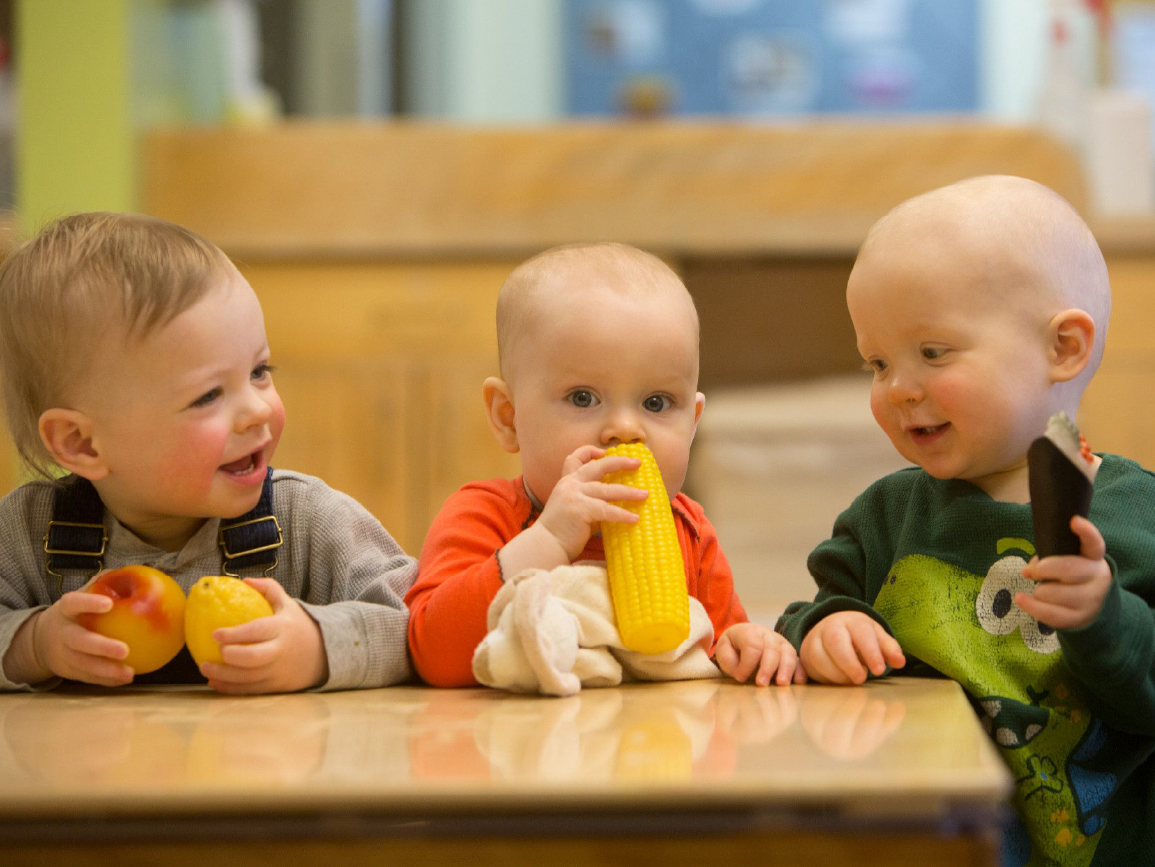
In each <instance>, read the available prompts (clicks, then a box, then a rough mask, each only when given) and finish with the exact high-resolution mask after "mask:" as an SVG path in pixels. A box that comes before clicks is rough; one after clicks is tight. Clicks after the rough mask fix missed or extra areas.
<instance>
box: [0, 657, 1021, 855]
mask: <svg viewBox="0 0 1155 867" xmlns="http://www.w3.org/2000/svg"><path fill="white" fill-rule="evenodd" d="M1007 787H1008V778H1007V774H1006V771H1005V770H1004V768H1003V766H1002V764H1001V762H1000V761H999V758H998V756H997V755H996V753H995V750H994V748H993V747H992V745H991V743H990V742H989V741H988V739H987V737H986V735H985V734H983V732H982V731H981V729H980V727H979V725H978V723H977V721H976V720H975V718H974V715H973V713H972V712H971V710H970V707H969V705H968V704H967V702H966V700H965V698H964V697H963V694H962V692H961V691H960V690H959V689H958V688H957V687H956V686H955V685H954V684H952V683H950V682H946V681H930V680H917V679H893V680H889V681H882V682H878V683H874V684H871V685H869V686H867V687H865V688H857V689H842V688H830V687H811V686H808V687H791V688H788V689H755V688H752V687H743V686H738V685H736V684H732V683H722V682H704V681H695V682H682V683H666V684H646V685H638V686H632V687H623V688H618V689H606V690H587V691H584V692H582V693H581V694H580V695H577V696H573V697H570V698H564V699H547V698H534V697H518V696H511V695H506V694H502V693H498V692H495V691H483V690H453V691H449V690H447V691H437V690H430V689H424V688H410V687H405V688H394V689H384V690H372V691H365V692H347V693H337V694H330V695H312V694H306V695H292V696H271V697H263V698H253V699H227V698H223V697H221V696H217V695H214V694H212V693H210V692H207V691H204V690H199V689H181V688H173V689H169V690H163V689H160V690H145V689H141V690H127V691H123V692H116V693H99V692H97V691H96V690H86V689H80V688H76V689H69V690H61V691H59V692H56V693H53V694H47V695H31V696H29V695H3V696H0V847H3V852H4V863H5V864H6V865H16V864H25V863H27V864H37V865H40V864H51V863H60V864H69V865H85V864H106V863H107V864H112V863H121V864H123V863H148V864H160V863H167V864H182V865H185V864H188V865H191V864H205V863H212V862H213V861H220V860H222V859H229V860H231V859H238V858H244V859H247V863H252V864H263V863H278V864H282V865H283V864H306V863H308V864H325V865H329V864H342V863H369V862H370V861H372V862H373V863H388V864H402V865H408V864H413V865H418V864H420V865H422V867H427V865H430V864H433V865H437V864H451V863H452V864H458V863H469V864H476V865H499V864H500V865H502V867H508V865H509V864H515V863H556V864H557V865H559V867H561V865H585V864H595V863H596V864H618V863H622V864H624V863H627V862H628V861H641V862H644V863H662V864H666V865H675V864H695V865H698V864H701V863H704V862H705V861H707V860H714V859H717V858H719V857H721V858H723V859H724V860H725V861H727V862H729V861H730V860H732V859H734V860H736V859H739V858H742V857H750V856H753V857H755V858H756V859H757V861H758V863H762V864H794V863H812V862H821V863H850V862H853V863H856V864H882V863H887V864H890V863H932V862H933V863H937V864H940V865H949V864H981V863H990V864H993V863H995V856H994V848H995V846H996V844H997V823H998V819H999V817H1000V815H1001V807H1000V805H1001V803H1002V798H1003V796H1004V793H1005V792H1006V790H1007ZM274 859H276V861H274Z"/></svg>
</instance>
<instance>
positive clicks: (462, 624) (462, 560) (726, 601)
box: [405, 478, 747, 686]
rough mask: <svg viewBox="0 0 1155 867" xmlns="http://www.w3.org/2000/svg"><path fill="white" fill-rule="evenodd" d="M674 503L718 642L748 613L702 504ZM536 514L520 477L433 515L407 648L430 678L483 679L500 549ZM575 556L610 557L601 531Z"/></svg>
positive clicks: (689, 573)
mask: <svg viewBox="0 0 1155 867" xmlns="http://www.w3.org/2000/svg"><path fill="white" fill-rule="evenodd" d="M672 505H673V510H674V524H675V526H676V527H677V529H678V542H679V545H680V546H681V549H682V559H683V561H684V562H685V565H686V586H687V588H688V589H689V592H690V595H691V596H693V597H694V598H695V599H697V600H698V601H699V602H701V603H702V607H703V608H705V609H706V613H707V614H708V615H709V616H710V622H711V623H712V624H713V625H714V640H715V641H716V640H717V639H718V637H719V636H720V635H721V634H722V633H723V632H724V631H725V630H726V629H727V628H728V627H730V626H732V625H734V624H735V623H742V622H744V621H745V620H746V619H747V617H746V612H745V610H743V608H742V603H741V602H739V601H738V597H737V595H735V593H734V578H733V575H732V574H731V572H730V564H729V563H727V562H726V556H725V555H724V554H723V553H722V549H721V548H720V547H719V546H718V536H717V533H715V531H714V528H713V526H711V524H710V522H709V521H708V520H707V519H706V515H705V513H704V512H703V511H702V507H701V506H700V505H698V504H697V503H696V502H694V501H693V500H691V499H690V498H689V497H687V496H686V495H685V494H678V496H677V497H675V498H674V500H673V503H672ZM537 516H538V512H537V511H536V510H535V509H534V507H533V503H532V502H531V501H530V499H529V497H528V496H527V495H526V492H525V487H524V486H523V485H522V481H521V479H520V478H517V479H513V480H510V479H494V480H492V481H486V482H471V483H470V484H468V485H465V486H464V487H462V488H461V489H460V490H458V491H457V492H456V493H455V494H453V495H452V496H451V497H450V498H449V499H448V500H446V501H445V505H444V506H442V507H441V511H440V512H438V513H437V517H436V518H434V519H433V525H432V526H431V527H430V528H429V533H428V535H427V536H426V537H425V545H424V546H423V547H422V549H421V562H420V569H419V572H418V575H417V582H416V583H415V584H414V585H413V587H412V589H410V591H409V593H408V594H407V595H406V597H405V604H406V605H408V606H409V652H410V654H411V655H412V657H413V664H414V666H415V667H416V669H417V673H418V674H420V675H421V677H422V678H423V679H424V680H425V681H426V682H427V683H430V684H432V685H434V686H473V685H476V684H477V681H476V680H475V679H474V677H473V651H474V650H475V649H476V647H477V645H478V644H480V643H481V640H482V639H483V638H484V637H485V633H486V631H487V630H486V628H485V618H486V612H487V611H488V610H489V603H490V602H492V601H493V597H494V596H496V595H497V591H498V590H499V589H501V584H502V575H501V567H500V565H499V564H498V561H497V552H498V551H500V550H501V548H502V547H503V546H504V545H505V544H506V543H507V542H508V541H509V540H510V539H512V538H513V537H514V536H516V535H517V534H518V533H520V532H521V531H522V530H524V529H525V528H526V527H528V526H530V525H531V524H532V523H533V522H534V521H535V520H537ZM577 559H578V560H590V561H604V560H605V551H604V549H603V548H602V540H601V537H600V536H594V537H592V538H591V539H590V541H589V543H588V544H587V545H586V548H585V550H584V551H582V553H581V555H580V556H579V557H578V558H577ZM710 652H711V654H712V653H713V647H711V648H710Z"/></svg>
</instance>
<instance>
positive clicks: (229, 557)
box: [217, 515, 285, 578]
mask: <svg viewBox="0 0 1155 867" xmlns="http://www.w3.org/2000/svg"><path fill="white" fill-rule="evenodd" d="M263 521H272V522H273V527H274V528H276V531H277V541H276V542H271V543H269V544H268V545H258V546H257V547H256V548H247V549H245V550H243V551H230V550H229V544H228V542H227V541H226V540H225V531H226V530H236V529H238V528H240V527H248V526H250V525H252V524H260V523H261V522H263ZM284 543H285V536H284V534H283V533H282V532H281V523H280V521H278V520H277V516H276V515H266V516H264V517H263V518H250V519H249V520H248V521H240V522H238V523H236V524H229V525H228V526H224V525H222V526H221V528H220V530H219V531H218V532H217V544H218V545H219V546H220V549H221V556H222V557H224V559H225V561H226V562H225V565H224V566H222V569H221V571H223V572H224V573H225V574H226V575H228V576H229V577H231V578H240V577H241V576H240V575H238V574H236V573H235V572H230V571H229V569H228V563H230V562H231V561H233V560H236V559H237V558H239V557H248V556H249V555H250V554H259V553H261V552H262V551H274V550H276V549H277V548H280V547H281V546H282V545H283V544H284ZM277 563H278V558H277V557H273V563H272V565H271V566H269V567H268V568H267V569H266V570H265V575H266V576H267V575H270V574H271V573H272V571H273V570H274V569H276V568H277Z"/></svg>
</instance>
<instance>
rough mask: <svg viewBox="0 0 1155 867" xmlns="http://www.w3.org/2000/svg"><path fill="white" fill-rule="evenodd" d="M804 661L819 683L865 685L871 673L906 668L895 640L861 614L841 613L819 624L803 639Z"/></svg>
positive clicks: (828, 617) (824, 618) (823, 619)
mask: <svg viewBox="0 0 1155 867" xmlns="http://www.w3.org/2000/svg"><path fill="white" fill-rule="evenodd" d="M801 657H802V664H803V665H804V666H805V667H806V672H807V673H808V674H809V675H810V677H812V678H813V679H814V680H816V681H818V682H819V683H839V684H847V683H862V682H864V681H865V680H866V676H867V672H868V671H869V673H870V674H873V675H875V676H878V675H881V674H884V673H885V672H886V666H887V665H889V666H890V667H891V668H902V667H903V666H904V665H906V657H905V656H903V654H902V648H901V647H899V645H898V642H897V641H895V639H894V636H892V635H890V633H888V632H887V631H886V630H885V629H883V628H882V625H881V624H880V623H878V621H876V620H874V618H872V617H869V616H868V615H866V614H863V613H862V612H861V611H838V612H836V613H834V614H829V615H827V616H826V617H823V618H822V619H821V620H819V621H818V623H817V624H815V626H814V628H813V629H811V630H810V631H809V632H808V633H806V637H805V638H804V639H802V653H801Z"/></svg>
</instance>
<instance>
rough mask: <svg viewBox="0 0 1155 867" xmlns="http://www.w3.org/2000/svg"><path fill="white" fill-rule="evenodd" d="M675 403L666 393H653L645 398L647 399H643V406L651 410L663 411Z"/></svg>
mask: <svg viewBox="0 0 1155 867" xmlns="http://www.w3.org/2000/svg"><path fill="white" fill-rule="evenodd" d="M673 404H674V402H673V401H672V400H670V398H668V397H666V396H665V395H664V394H651V395H650V396H649V397H647V398H646V399H645V401H643V403H642V406H644V407H645V408H646V409H647V410H648V411H649V412H661V411H662V410H664V409H667V408H668V407H670V406H673Z"/></svg>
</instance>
